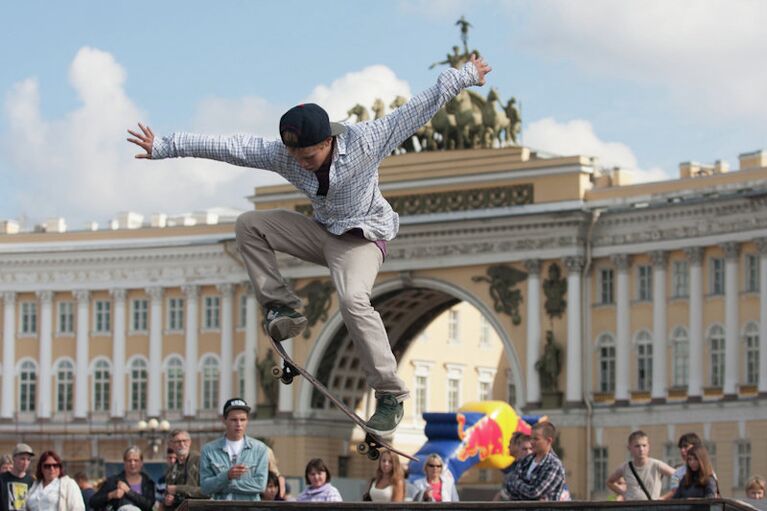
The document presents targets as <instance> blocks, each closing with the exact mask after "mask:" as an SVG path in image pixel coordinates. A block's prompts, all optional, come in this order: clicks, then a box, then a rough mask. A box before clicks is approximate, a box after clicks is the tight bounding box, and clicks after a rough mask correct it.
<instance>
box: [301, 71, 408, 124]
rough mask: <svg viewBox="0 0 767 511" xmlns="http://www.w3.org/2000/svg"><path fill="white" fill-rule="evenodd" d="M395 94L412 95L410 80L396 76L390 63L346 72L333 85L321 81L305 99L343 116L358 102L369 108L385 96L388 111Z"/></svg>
mask: <svg viewBox="0 0 767 511" xmlns="http://www.w3.org/2000/svg"><path fill="white" fill-rule="evenodd" d="M396 96H404V97H406V98H409V97H410V96H411V94H410V86H409V85H408V83H407V82H406V81H404V80H400V79H399V78H397V76H396V75H395V74H394V71H392V70H391V69H389V68H388V67H386V66H382V65H375V66H368V67H366V68H365V69H363V70H361V71H354V72H351V73H347V74H345V75H344V76H342V77H341V78H338V79H337V80H334V81H333V83H331V84H330V85H318V86H317V87H315V88H314V90H312V92H311V93H310V94H309V96H308V97H307V98H306V102H308V103H309V102H310V103H317V104H318V105H321V106H322V107H323V108H325V110H327V111H328V115H329V116H330V119H331V120H341V119H344V118H346V112H347V111H348V110H349V109H350V108H351V107H353V106H354V105H356V104H360V105H363V106H364V107H365V108H367V109H368V110H370V107H371V106H372V105H373V102H374V101H375V99H376V98H381V99H383V100H384V102H385V103H386V105H387V111H388V105H389V104H390V103H391V101H392V100H393V99H394V98H395V97H396ZM370 115H371V116H372V112H370Z"/></svg>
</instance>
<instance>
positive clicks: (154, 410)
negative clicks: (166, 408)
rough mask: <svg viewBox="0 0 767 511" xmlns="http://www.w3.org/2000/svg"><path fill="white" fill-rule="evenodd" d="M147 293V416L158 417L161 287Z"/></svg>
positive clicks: (159, 404)
mask: <svg viewBox="0 0 767 511" xmlns="http://www.w3.org/2000/svg"><path fill="white" fill-rule="evenodd" d="M146 292H147V294H148V295H149V299H150V303H149V311H150V312H149V371H148V373H149V374H148V375H147V378H148V382H147V390H148V395H147V405H146V414H147V416H148V417H159V416H160V409H161V406H162V404H161V403H162V399H161V397H162V297H163V288H162V287H159V286H156V287H150V288H147V290H146Z"/></svg>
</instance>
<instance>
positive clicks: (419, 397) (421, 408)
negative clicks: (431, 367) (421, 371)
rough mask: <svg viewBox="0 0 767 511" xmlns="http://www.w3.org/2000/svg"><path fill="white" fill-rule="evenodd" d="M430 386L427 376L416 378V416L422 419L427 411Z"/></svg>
mask: <svg viewBox="0 0 767 511" xmlns="http://www.w3.org/2000/svg"><path fill="white" fill-rule="evenodd" d="M427 393H428V384H427V381H426V376H416V377H415V414H416V416H417V417H420V416H421V415H422V414H423V412H425V411H426V396H427Z"/></svg>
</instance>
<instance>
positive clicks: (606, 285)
mask: <svg viewBox="0 0 767 511" xmlns="http://www.w3.org/2000/svg"><path fill="white" fill-rule="evenodd" d="M614 275H615V273H614V272H613V270H612V268H603V269H602V270H601V271H600V272H599V290H600V292H599V303H601V304H611V303H615V294H614V293H613V290H614V287H613V280H614V279H613V277H614Z"/></svg>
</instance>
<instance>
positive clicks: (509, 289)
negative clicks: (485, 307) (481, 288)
mask: <svg viewBox="0 0 767 511" xmlns="http://www.w3.org/2000/svg"><path fill="white" fill-rule="evenodd" d="M526 278H527V273H526V272H523V271H521V270H518V269H516V268H514V267H512V266H506V265H504V264H499V265H496V266H491V267H489V268H488V269H487V276H479V277H472V279H471V280H472V281H474V282H489V283H490V297H491V298H492V299H493V305H494V306H495V311H496V312H503V313H504V314H508V315H509V316H511V322H512V323H513V324H515V325H519V324H520V323H521V322H522V316H520V314H519V305H520V304H521V303H522V292H521V291H520V290H519V289H516V287H515V286H516V285H517V284H518V283H519V282H522V281H523V280H525V279H526Z"/></svg>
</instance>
